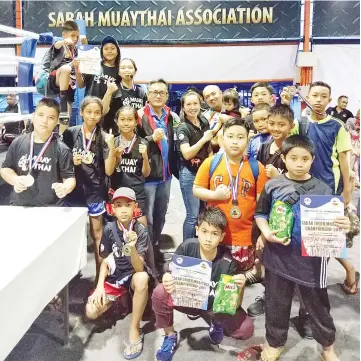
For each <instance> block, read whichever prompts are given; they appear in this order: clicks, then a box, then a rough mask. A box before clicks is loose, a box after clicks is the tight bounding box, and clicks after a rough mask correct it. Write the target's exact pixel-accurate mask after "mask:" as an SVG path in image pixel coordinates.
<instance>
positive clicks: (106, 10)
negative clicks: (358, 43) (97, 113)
mask: <svg viewBox="0 0 361 361" xmlns="http://www.w3.org/2000/svg"><path fill="white" fill-rule="evenodd" d="M300 13H301V2H300V1H264V2H263V1H261V2H259V1H174V0H168V1H158V0H152V1H66V2H63V1H24V12H23V22H24V29H26V30H30V31H34V32H37V33H43V32H47V31H52V32H53V33H54V34H55V35H58V36H60V33H61V30H60V26H61V24H62V23H63V22H64V21H66V20H76V19H83V20H85V22H86V26H87V37H88V40H89V41H93V42H100V41H101V39H102V38H103V37H104V36H105V35H113V36H114V37H115V38H116V39H117V40H118V41H119V42H121V43H130V44H131V43H187V42H193V43H207V42H210V43H215V42H225V41H228V42H236V41H242V40H251V41H252V40H254V41H262V40H263V41H268V40H269V41H272V40H287V39H289V40H297V39H298V38H299V36H300Z"/></svg>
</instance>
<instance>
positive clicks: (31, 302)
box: [0, 25, 87, 360]
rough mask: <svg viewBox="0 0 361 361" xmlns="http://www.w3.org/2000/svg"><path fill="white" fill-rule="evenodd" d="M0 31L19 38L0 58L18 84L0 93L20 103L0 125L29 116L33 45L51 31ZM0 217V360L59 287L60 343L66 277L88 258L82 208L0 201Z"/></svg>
mask: <svg viewBox="0 0 361 361" xmlns="http://www.w3.org/2000/svg"><path fill="white" fill-rule="evenodd" d="M0 32H6V33H8V34H12V35H15V36H16V37H10V38H1V37H0V45H10V44H12V45H15V44H21V53H20V56H10V55H6V56H2V57H1V61H0V64H7V65H9V64H17V67H18V70H17V74H18V79H17V85H18V86H16V87H0V94H1V95H6V94H17V95H18V96H19V104H20V113H18V114H16V113H2V114H0V126H1V125H2V124H3V123H8V122H16V121H22V120H29V119H31V118H32V113H33V109H34V104H33V93H36V92H37V89H36V87H34V86H33V70H34V65H35V64H39V61H37V60H35V58H34V57H35V51H36V46H37V44H38V43H47V44H49V42H50V43H52V42H53V40H54V37H53V35H52V34H51V33H46V34H40V35H39V34H35V33H32V32H28V31H25V30H20V29H15V28H11V27H8V26H4V25H0ZM40 63H41V62H40ZM0 76H1V71H0ZM0 219H1V224H2V227H1V232H2V236H1V238H2V240H3V242H2V246H3V250H2V252H1V255H0V274H1V277H0V319H1V327H2V329H3V330H6V336H5V337H1V338H0V360H4V359H5V358H6V357H7V355H8V354H9V353H10V352H11V351H12V349H13V348H14V347H15V346H16V344H17V343H18V342H19V340H20V339H21V338H22V336H23V335H24V334H25V333H26V331H27V330H28V329H29V327H30V326H31V325H32V323H33V322H34V321H35V319H36V318H37V317H38V316H39V314H40V313H41V312H42V311H43V309H44V308H45V306H46V305H47V304H48V303H49V302H50V301H51V300H52V299H53V298H54V296H56V295H57V294H59V293H60V295H61V298H62V301H63V330H64V338H63V343H64V345H68V342H69V290H68V283H69V282H70V280H71V279H72V278H74V277H75V276H76V275H77V274H78V273H79V271H80V270H81V269H82V268H84V267H85V266H86V263H87V250H86V245H87V209H86V208H60V207H33V208H25V207H11V206H0ZM4 247H5V248H4Z"/></svg>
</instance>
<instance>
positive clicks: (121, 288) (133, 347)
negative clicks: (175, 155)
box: [86, 187, 149, 360]
mask: <svg viewBox="0 0 361 361" xmlns="http://www.w3.org/2000/svg"><path fill="white" fill-rule="evenodd" d="M112 203H113V205H112V207H113V212H114V214H115V216H116V218H117V220H116V221H114V222H111V223H108V224H107V225H106V226H105V227H104V230H103V234H102V239H101V242H100V247H99V253H100V255H101V257H102V258H103V262H102V263H101V267H100V273H99V279H98V284H97V287H96V289H95V290H94V292H93V294H92V295H91V296H90V297H89V299H88V303H87V305H86V316H87V317H88V318H90V319H96V318H98V317H99V316H100V315H102V314H103V313H104V312H105V311H107V310H108V309H109V308H110V307H111V306H112V304H113V303H114V301H116V300H117V299H118V298H120V297H121V296H123V295H125V294H126V293H127V292H128V291H131V292H132V295H133V312H132V320H131V324H130V329H129V342H127V343H126V347H125V349H124V358H125V359H127V360H129V359H133V358H136V357H138V356H139V355H140V354H141V353H142V350H143V334H142V333H141V330H140V321H141V319H142V316H143V313H144V309H145V307H146V304H147V301H148V282H149V276H148V274H147V272H146V271H145V264H144V257H145V255H146V252H147V244H148V232H147V230H146V228H145V227H144V226H143V225H142V224H141V223H139V222H137V221H136V220H135V219H134V218H133V213H134V210H135V209H136V208H137V203H136V198H135V193H134V191H133V190H132V189H130V188H126V187H123V188H119V189H117V190H116V192H115V193H114V195H113V200H112Z"/></svg>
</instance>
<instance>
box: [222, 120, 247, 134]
mask: <svg viewBox="0 0 361 361" xmlns="http://www.w3.org/2000/svg"><path fill="white" fill-rule="evenodd" d="M235 125H238V126H240V127H243V128H244V129H246V131H247V134H248V133H249V130H250V127H249V124H248V122H246V121H245V120H244V119H242V118H240V117H234V118H231V119H228V120H227V121H226V122H225V123H224V124H223V134H224V133H225V132H226V130H227V129H229V128H230V127H233V126H235Z"/></svg>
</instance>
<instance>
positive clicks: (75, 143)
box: [63, 97, 115, 278]
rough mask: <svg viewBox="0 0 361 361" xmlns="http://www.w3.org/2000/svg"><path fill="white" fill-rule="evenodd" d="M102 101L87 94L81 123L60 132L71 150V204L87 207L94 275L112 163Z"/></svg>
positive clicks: (113, 158)
mask: <svg viewBox="0 0 361 361" xmlns="http://www.w3.org/2000/svg"><path fill="white" fill-rule="evenodd" d="M102 112H103V105H102V101H101V100H100V99H99V98H96V97H86V98H85V99H84V100H83V102H82V104H81V106H80V115H81V116H82V117H83V125H79V126H75V127H70V128H69V129H67V130H66V131H65V132H64V134H63V139H64V142H65V144H66V145H67V146H68V147H69V148H70V149H72V151H73V161H74V165H75V178H76V187H75V190H74V191H73V192H72V193H70V194H69V203H70V205H71V206H73V207H74V206H75V207H76V206H78V207H87V208H88V213H89V221H90V233H91V237H92V238H93V243H94V252H95V261H96V266H97V278H98V274H99V267H100V264H101V261H102V259H101V258H100V256H99V244H100V240H101V237H102V226H103V221H102V214H103V213H104V212H105V199H106V188H105V175H108V176H110V175H111V174H112V173H113V170H114V166H115V147H114V135H112V134H105V133H104V132H102V131H101V128H100V125H99V122H100V120H101V118H102Z"/></svg>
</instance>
